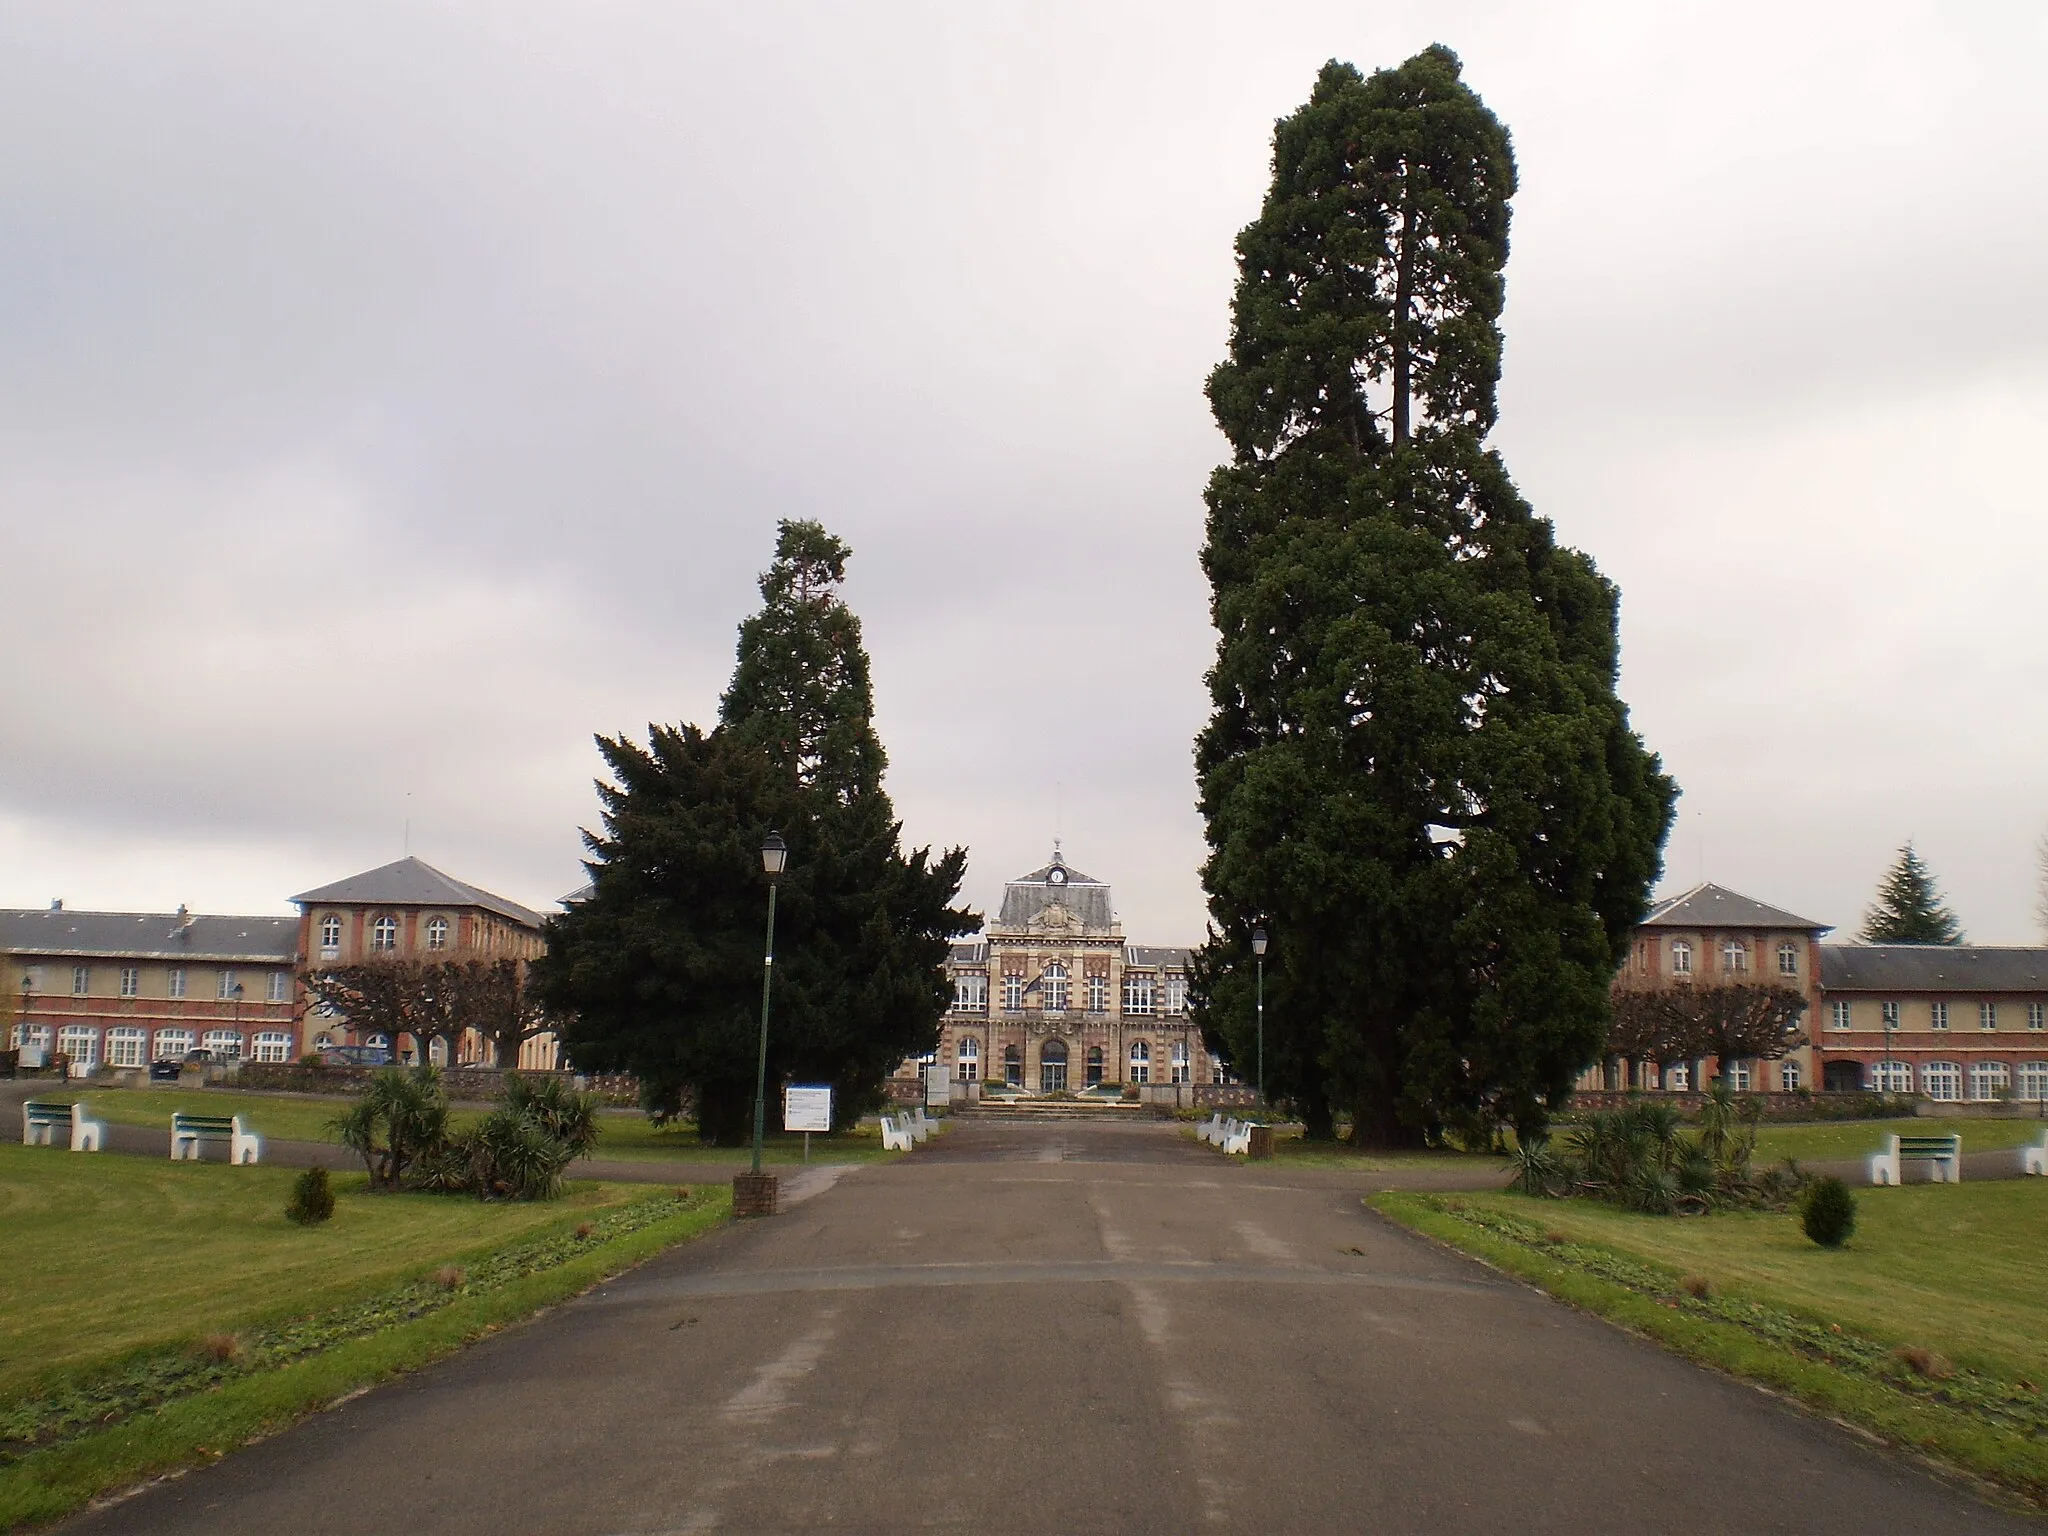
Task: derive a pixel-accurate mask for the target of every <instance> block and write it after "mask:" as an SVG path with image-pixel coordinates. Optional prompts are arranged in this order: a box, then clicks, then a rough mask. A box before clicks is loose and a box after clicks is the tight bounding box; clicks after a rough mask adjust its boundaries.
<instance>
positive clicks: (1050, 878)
mask: <svg viewBox="0 0 2048 1536" xmlns="http://www.w3.org/2000/svg"><path fill="white" fill-rule="evenodd" d="M1045 883H1046V884H1047V885H1065V884H1066V883H1067V872H1066V871H1065V870H1064V869H1062V868H1060V866H1059V865H1057V864H1055V865H1053V867H1052V869H1051V871H1050V872H1049V873H1048V874H1047V875H1046V877H1045Z"/></svg>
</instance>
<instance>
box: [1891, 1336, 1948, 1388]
mask: <svg viewBox="0 0 2048 1536" xmlns="http://www.w3.org/2000/svg"><path fill="white" fill-rule="evenodd" d="M1892 1358H1893V1359H1894V1360H1896V1361H1898V1362H1899V1363H1900V1364H1901V1365H1903V1366H1905V1367H1906V1369H1908V1370H1910V1371H1911V1372H1912V1373H1913V1374H1914V1375H1916V1376H1925V1377H1926V1378H1927V1379H1928V1380H1929V1381H1946V1380H1948V1378H1949V1377H1951V1376H1953V1375H1955V1367H1954V1366H1952V1365H1950V1364H1949V1363H1948V1361H1946V1360H1944V1359H1943V1358H1942V1357H1941V1356H1940V1355H1937V1354H1936V1353H1935V1352H1934V1351H1933V1350H1931V1349H1927V1348H1925V1347H1924V1346H1922V1345H1919V1344H1901V1345H1900V1346H1899V1347H1898V1348H1897V1349H1895V1350H1893V1351H1892Z"/></svg>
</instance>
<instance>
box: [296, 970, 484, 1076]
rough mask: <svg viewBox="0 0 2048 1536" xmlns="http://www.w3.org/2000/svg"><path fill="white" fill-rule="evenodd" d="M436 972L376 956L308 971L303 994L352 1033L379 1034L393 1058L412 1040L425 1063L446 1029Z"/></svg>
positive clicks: (443, 1001)
mask: <svg viewBox="0 0 2048 1536" xmlns="http://www.w3.org/2000/svg"><path fill="white" fill-rule="evenodd" d="M439 968H440V967H439V965H438V964H437V963H432V962H428V961H423V960H415V959H412V958H409V957H405V956H397V955H393V956H377V957H373V958H371V959H368V960H362V961H359V962H356V963H354V964H351V965H328V966H322V967H321V968H320V969H318V970H315V971H309V972H308V973H307V975H306V990H307V992H308V993H310V994H311V995H312V998H313V1001H314V1003H315V1005H316V1006H317V1007H320V1008H323V1009H325V1010H327V1011H329V1012H331V1013H334V1014H336V1015H339V1016H340V1017H341V1018H343V1019H346V1020H347V1021H348V1023H349V1026H350V1027H351V1028H353V1029H355V1030H357V1031H358V1032H360V1033H362V1034H381V1035H383V1036H384V1037H385V1038H386V1039H387V1040H389V1041H390V1042H391V1053H392V1056H393V1058H394V1059H396V1058H397V1056H398V1053H399V1042H400V1040H401V1039H402V1038H410V1039H411V1040H412V1042H413V1044H414V1047H415V1049H416V1051H417V1053H418V1056H419V1059H420V1060H421V1061H422V1062H424V1061H425V1060H426V1059H427V1042H428V1041H430V1040H432V1039H434V1038H435V1037H436V1036H437V1035H442V1034H445V1033H446V1031H447V1029H448V1028H449V1025H448V1019H447V1012H446V998H445V995H444V990H443V988H442V987H441V985H440V979H439V977H438V975H437V974H436V973H437V972H438V970H439ZM449 1059H450V1060H453V1059H454V1057H453V1054H452V1052H451V1054H450V1058H449Z"/></svg>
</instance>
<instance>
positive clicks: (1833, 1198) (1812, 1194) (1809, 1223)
mask: <svg viewBox="0 0 2048 1536" xmlns="http://www.w3.org/2000/svg"><path fill="white" fill-rule="evenodd" d="M1799 1225H1800V1226H1801V1228H1803V1229H1804V1230H1805V1232H1806V1235H1807V1236H1808V1237H1810V1238H1812V1239H1813V1240H1814V1241H1815V1242H1816V1243H1819V1244H1820V1245H1821V1247H1823V1248H1839V1247H1841V1246H1842V1244H1844V1243H1846V1242H1847V1241H1848V1240H1849V1234H1850V1233H1851V1232H1854V1231H1855V1230H1856V1197H1855V1196H1854V1195H1852V1194H1850V1193H1849V1186H1848V1185H1846V1184H1844V1183H1843V1182H1842V1181H1841V1180H1840V1179H1834V1178H1827V1179H1816V1180H1814V1181H1813V1183H1812V1184H1811V1185H1810V1186H1808V1188H1807V1191H1806V1198H1805V1199H1804V1200H1802V1201H1801V1202H1800V1204H1799Z"/></svg>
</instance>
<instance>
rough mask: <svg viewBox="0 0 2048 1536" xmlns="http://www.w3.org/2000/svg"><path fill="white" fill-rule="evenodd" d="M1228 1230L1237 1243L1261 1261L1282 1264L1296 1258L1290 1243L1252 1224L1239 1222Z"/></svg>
mask: <svg viewBox="0 0 2048 1536" xmlns="http://www.w3.org/2000/svg"><path fill="white" fill-rule="evenodd" d="M1230 1230H1231V1231H1233V1232H1235V1233H1236V1234H1237V1237H1238V1241H1239V1242H1241V1243H1243V1244H1244V1245H1245V1247H1247V1248H1249V1249H1251V1251H1252V1252H1253V1253H1256V1254H1257V1255H1258V1256H1259V1257H1260V1258H1262V1259H1273V1260H1276V1261H1278V1262H1280V1263H1283V1264H1284V1263H1287V1262H1290V1261H1291V1260H1293V1259H1294V1258H1295V1257H1297V1255H1296V1254H1295V1251H1294V1245H1293V1244H1292V1243H1285V1242H1282V1241H1281V1240H1280V1239H1279V1238H1277V1237H1275V1236H1274V1235H1273V1234H1272V1233H1270V1232H1268V1231H1267V1230H1266V1229H1265V1228H1264V1227H1261V1226H1259V1225H1257V1224H1256V1223H1254V1222H1249V1221H1240V1222H1238V1223H1236V1224H1235V1225H1234V1226H1232V1227H1231V1229H1230Z"/></svg>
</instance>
